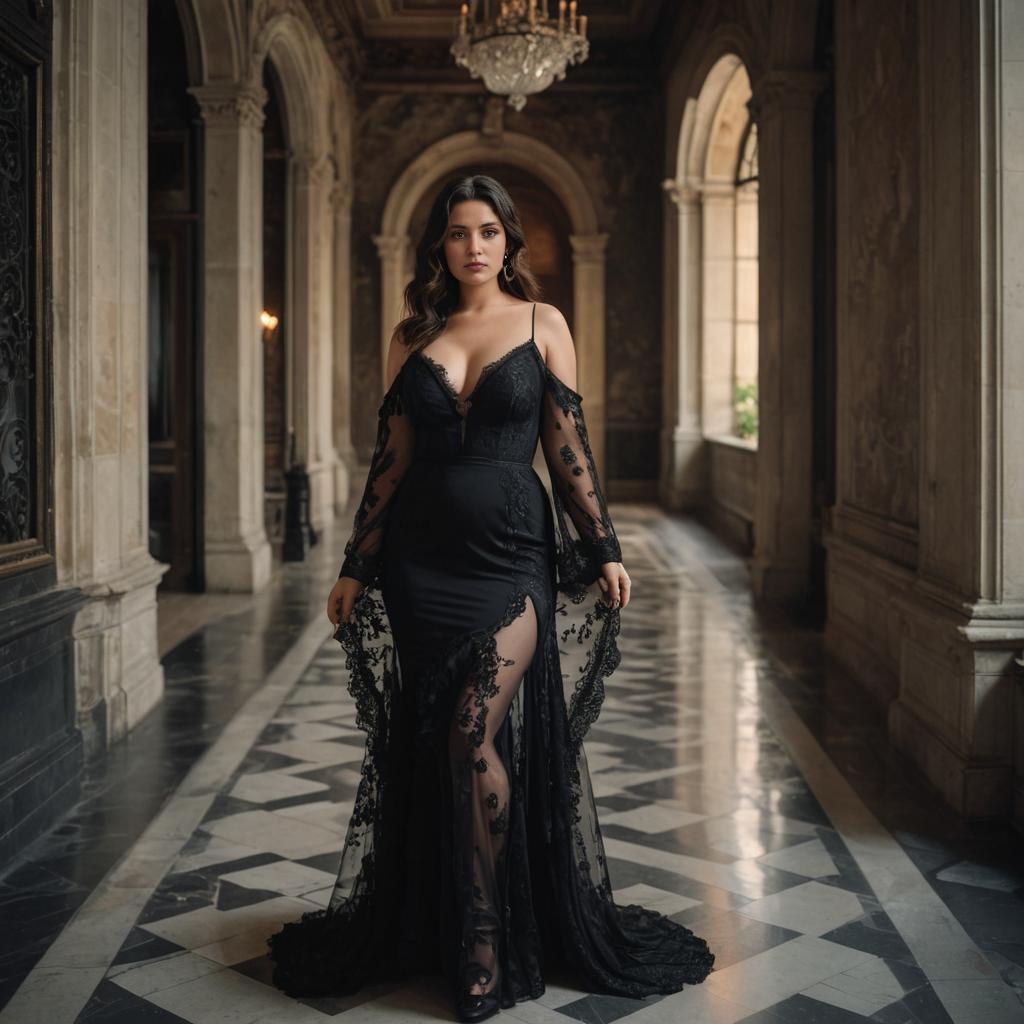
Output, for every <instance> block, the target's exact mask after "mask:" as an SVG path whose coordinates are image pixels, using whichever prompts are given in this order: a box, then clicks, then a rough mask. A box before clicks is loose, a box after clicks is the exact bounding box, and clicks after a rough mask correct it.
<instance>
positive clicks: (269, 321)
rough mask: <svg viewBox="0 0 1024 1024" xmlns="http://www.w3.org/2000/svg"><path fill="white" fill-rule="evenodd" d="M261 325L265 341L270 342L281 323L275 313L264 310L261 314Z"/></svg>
mask: <svg viewBox="0 0 1024 1024" xmlns="http://www.w3.org/2000/svg"><path fill="white" fill-rule="evenodd" d="M260 323H261V324H262V325H263V340H264V341H270V339H271V337H272V336H273V334H274V331H275V329H276V328H277V325H278V324H279V323H280V321H279V320H278V318H277V317H276V316H274V314H273V313H271V312H269V311H267V310H263V312H262V313H260Z"/></svg>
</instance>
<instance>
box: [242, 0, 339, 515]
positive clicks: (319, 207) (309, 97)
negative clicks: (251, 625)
mask: <svg viewBox="0 0 1024 1024" xmlns="http://www.w3.org/2000/svg"><path fill="white" fill-rule="evenodd" d="M266 60H269V61H271V63H272V64H273V67H274V70H275V72H276V73H277V78H278V81H279V82H280V87H281V101H282V104H283V106H284V115H285V131H286V137H287V141H288V149H289V156H288V165H287V182H286V190H287V197H288V199H287V203H288V228H287V243H286V244H287V251H286V255H285V261H286V270H285V275H286V284H285V308H284V316H285V317H286V318H287V319H286V323H287V324H288V326H289V331H288V335H287V337H288V339H289V344H288V348H287V357H286V358H287V374H286V376H287V384H286V394H287V408H288V415H289V420H290V422H291V424H292V425H293V426H294V429H295V446H296V455H297V458H298V459H299V461H301V462H303V463H304V464H305V466H306V471H307V472H308V473H309V477H310V517H311V520H312V522H313V524H314V526H316V527H317V528H320V527H322V526H324V525H325V523H326V522H327V521H328V520H330V519H331V518H333V515H334V506H335V484H336V466H337V463H338V456H337V452H336V449H335V447H334V431H333V416H332V390H333V389H332V386H331V384H332V381H333V378H334V368H333V364H334V355H335V353H334V348H333V345H332V339H333V334H334V332H333V329H332V324H333V312H334V310H333V292H334V289H333V288H332V286H331V276H332V275H331V273H329V272H328V269H327V268H333V262H334V241H335V240H334V217H333V215H332V210H331V206H332V195H333V194H334V191H335V185H336V183H337V177H338V174H337V163H336V159H335V154H334V153H333V151H332V148H331V130H330V127H331V126H330V124H329V117H330V112H331V104H330V103H329V102H328V99H329V97H330V94H331V85H332V80H333V75H332V70H331V67H330V63H329V60H328V56H327V54H326V51H325V50H324V47H323V42H322V40H321V39H320V37H319V35H318V33H317V30H316V26H315V25H314V24H313V23H312V21H311V20H310V19H309V16H308V14H307V13H306V12H305V10H304V8H303V7H302V6H301V5H299V4H293V3H290V2H287V0H282V2H275V0H271V2H268V3H266V4H264V6H263V7H262V9H261V10H260V12H259V14H258V18H257V22H256V25H255V27H254V30H253V43H252V51H251V68H252V73H251V81H252V82H253V83H254V85H260V82H261V78H262V71H263V62H264V61H266Z"/></svg>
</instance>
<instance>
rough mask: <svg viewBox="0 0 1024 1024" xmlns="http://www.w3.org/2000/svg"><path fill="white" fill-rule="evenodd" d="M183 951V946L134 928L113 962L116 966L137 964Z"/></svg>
mask: <svg viewBox="0 0 1024 1024" xmlns="http://www.w3.org/2000/svg"><path fill="white" fill-rule="evenodd" d="M182 949H183V947H182V946H179V945H177V944H176V943H173V942H168V940H167V939H162V938H160V936H159V935H153V934H152V933H151V932H147V931H145V929H143V928H132V930H131V931H130V932H129V933H128V938H126V939H125V940H124V942H123V943H122V945H121V950H120V952H119V953H118V954H117V956H116V957H114V960H113V962H114V963H115V964H136V963H140V962H141V961H143V960H154V959H156V958H157V957H160V956H167V955H168V954H169V953H177V952H179V951H181V950H182Z"/></svg>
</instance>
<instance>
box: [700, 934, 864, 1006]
mask: <svg viewBox="0 0 1024 1024" xmlns="http://www.w3.org/2000/svg"><path fill="white" fill-rule="evenodd" d="M876 959H877V957H873V956H872V955H871V954H870V953H862V952H861V951H860V950H857V949H850V948H849V947H847V946H841V945H839V944H838V943H835V942H827V941H826V940H825V939H819V938H813V937H811V936H806V935H802V936H800V937H799V938H796V939H791V940H790V941H789V942H783V943H782V944H781V945H779V946H774V947H773V948H772V949H769V950H766V951H765V952H763V953H758V954H756V955H755V956H752V957H749V958H748V959H746V960H741V961H740V962H739V963H735V964H731V965H730V966H729V967H726V968H724V969H723V970H721V971H712V973H711V974H710V975H708V978H707V980H706V981H705V982H704V985H705V986H706V987H707V988H709V989H710V990H711V991H712V992H714V993H715V994H716V995H720V996H722V997H723V998H725V999H729V1000H731V1001H734V1002H737V1003H739V1004H740V1005H742V1006H749V1007H750V1009H751V1010H763V1009H765V1008H766V1007H769V1006H772V1005H774V1004H775V1003H778V1002H781V1001H782V1000H783V999H788V998H789V997H790V996H792V995H795V994H796V993H797V992H802V991H803V990H804V989H807V988H810V987H811V985H814V984H817V983H818V982H820V981H823V980H824V979H825V978H830V977H832V975H834V974H838V973H840V972H842V971H844V970H849V969H850V968H851V967H854V966H856V965H857V964H859V963H863V962H864V961H865V960H876Z"/></svg>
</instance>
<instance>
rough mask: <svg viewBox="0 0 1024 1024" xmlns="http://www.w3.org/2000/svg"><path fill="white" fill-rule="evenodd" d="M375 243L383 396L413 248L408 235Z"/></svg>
mask: <svg viewBox="0 0 1024 1024" xmlns="http://www.w3.org/2000/svg"><path fill="white" fill-rule="evenodd" d="M373 241H374V242H375V243H376V245H377V255H378V256H380V393H381V394H383V392H384V387H383V385H384V381H385V380H386V378H387V365H388V345H389V343H390V342H391V332H392V331H393V330H394V329H395V324H397V323H398V321H399V320H401V319H402V315H403V314H402V310H403V295H404V292H405V286H406V284H407V283H408V281H409V277H410V275H409V272H408V264H409V258H410V254H411V250H412V246H411V244H410V242H409V237H408V236H407V235H374V236H373ZM367 386H369V384H368V385H367Z"/></svg>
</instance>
